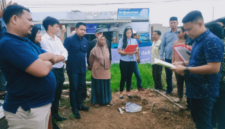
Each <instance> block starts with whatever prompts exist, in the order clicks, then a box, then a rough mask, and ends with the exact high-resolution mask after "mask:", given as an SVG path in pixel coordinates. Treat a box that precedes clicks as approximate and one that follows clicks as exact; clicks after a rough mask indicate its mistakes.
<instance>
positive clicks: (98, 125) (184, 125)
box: [58, 90, 195, 129]
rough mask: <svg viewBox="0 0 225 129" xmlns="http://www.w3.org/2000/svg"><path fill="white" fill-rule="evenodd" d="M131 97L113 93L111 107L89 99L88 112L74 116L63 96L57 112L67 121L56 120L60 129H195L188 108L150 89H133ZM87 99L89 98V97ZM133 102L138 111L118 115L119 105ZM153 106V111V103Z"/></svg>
mask: <svg viewBox="0 0 225 129" xmlns="http://www.w3.org/2000/svg"><path fill="white" fill-rule="evenodd" d="M132 95H133V98H132V99H130V98H128V97H127V96H125V95H124V99H119V93H114V94H113V99H112V101H113V103H114V105H113V106H109V105H108V106H107V105H106V106H100V108H95V107H94V106H93V105H92V104H91V103H90V102H86V103H85V105H86V106H90V110H89V111H88V112H82V111H81V112H80V114H81V119H80V120H77V119H74V118H73V114H72V113H71V108H70V106H69V104H68V103H69V100H68V98H64V99H62V106H61V107H60V111H59V113H60V114H61V115H62V116H64V117H67V118H68V120H67V121H64V122H63V123H58V125H59V127H60V128H61V129H74V128H77V129H195V126H194V123H193V122H192V119H191V115H190V111H180V110H179V108H178V107H177V106H175V105H173V104H172V103H171V102H169V101H168V100H167V99H166V98H164V97H162V96H161V95H159V94H158V93H155V92H154V91H153V90H146V91H143V92H138V91H137V90H134V91H132ZM89 100H90V98H89ZM126 102H133V103H136V104H138V105H141V106H142V111H141V112H138V113H126V112H124V114H120V113H119V110H118V108H122V107H124V106H125V105H126ZM154 102H155V106H154V108H153V111H151V110H152V104H153V103H154Z"/></svg>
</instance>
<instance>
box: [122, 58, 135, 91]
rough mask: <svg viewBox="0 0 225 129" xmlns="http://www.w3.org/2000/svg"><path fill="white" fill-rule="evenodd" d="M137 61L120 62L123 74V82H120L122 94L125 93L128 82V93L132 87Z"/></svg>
mask: <svg viewBox="0 0 225 129" xmlns="http://www.w3.org/2000/svg"><path fill="white" fill-rule="evenodd" d="M135 63H136V62H135V61H130V62H126V61H122V60H120V73H121V80H120V92H123V89H124V85H125V82H126V85H127V91H128V92H129V91H130V87H131V79H132V75H133V72H134V69H135Z"/></svg>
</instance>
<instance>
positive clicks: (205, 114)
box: [190, 97, 216, 129]
mask: <svg viewBox="0 0 225 129" xmlns="http://www.w3.org/2000/svg"><path fill="white" fill-rule="evenodd" d="M215 102H216V98H214V97H208V98H202V99H190V104H191V116H192V118H193V120H194V122H195V124H196V128H197V129H213V127H212V124H211V120H212V109H213V105H214V103H215Z"/></svg>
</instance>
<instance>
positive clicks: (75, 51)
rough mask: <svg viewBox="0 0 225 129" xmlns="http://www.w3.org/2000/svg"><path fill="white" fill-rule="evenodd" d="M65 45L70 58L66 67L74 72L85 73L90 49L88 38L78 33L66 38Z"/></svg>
mask: <svg viewBox="0 0 225 129" xmlns="http://www.w3.org/2000/svg"><path fill="white" fill-rule="evenodd" d="M64 46H65V48H66V49H67V51H68V60H67V64H66V69H67V70H68V71H69V72H72V73H85V72H86V70H87V67H86V61H85V58H86V54H87V49H88V40H87V39H86V38H85V37H82V38H80V37H79V36H78V35H77V34H74V35H73V36H70V37H68V38H66V39H65V41H64Z"/></svg>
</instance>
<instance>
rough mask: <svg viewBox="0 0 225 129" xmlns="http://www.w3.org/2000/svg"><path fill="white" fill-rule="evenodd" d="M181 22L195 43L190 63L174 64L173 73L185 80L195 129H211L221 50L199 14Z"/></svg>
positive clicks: (190, 15) (218, 80)
mask: <svg viewBox="0 0 225 129" xmlns="http://www.w3.org/2000/svg"><path fill="white" fill-rule="evenodd" d="M182 22H183V23H184V29H185V30H186V33H187V35H188V36H189V37H190V38H191V39H194V45H193V47H192V52H191V58H190V61H189V62H179V63H175V64H174V65H175V66H176V68H175V69H172V70H173V71H175V72H176V73H178V74H182V75H184V74H185V76H186V95H187V97H188V98H189V99H190V104H191V114H192V117H193V119H194V122H195V124H196V127H197V129H212V128H213V127H212V124H211V117H212V108H213V105H214V102H215V99H216V97H218V96H219V83H220V69H221V62H222V61H223V51H224V46H223V43H222V41H221V40H220V39H219V38H218V37H217V36H215V35H214V34H213V33H211V32H210V31H209V30H207V29H206V28H205V26H204V21H203V17H202V14H201V12H199V11H192V12H190V13H188V14H187V15H186V16H185V17H184V18H183V20H182ZM185 66H187V67H185Z"/></svg>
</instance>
